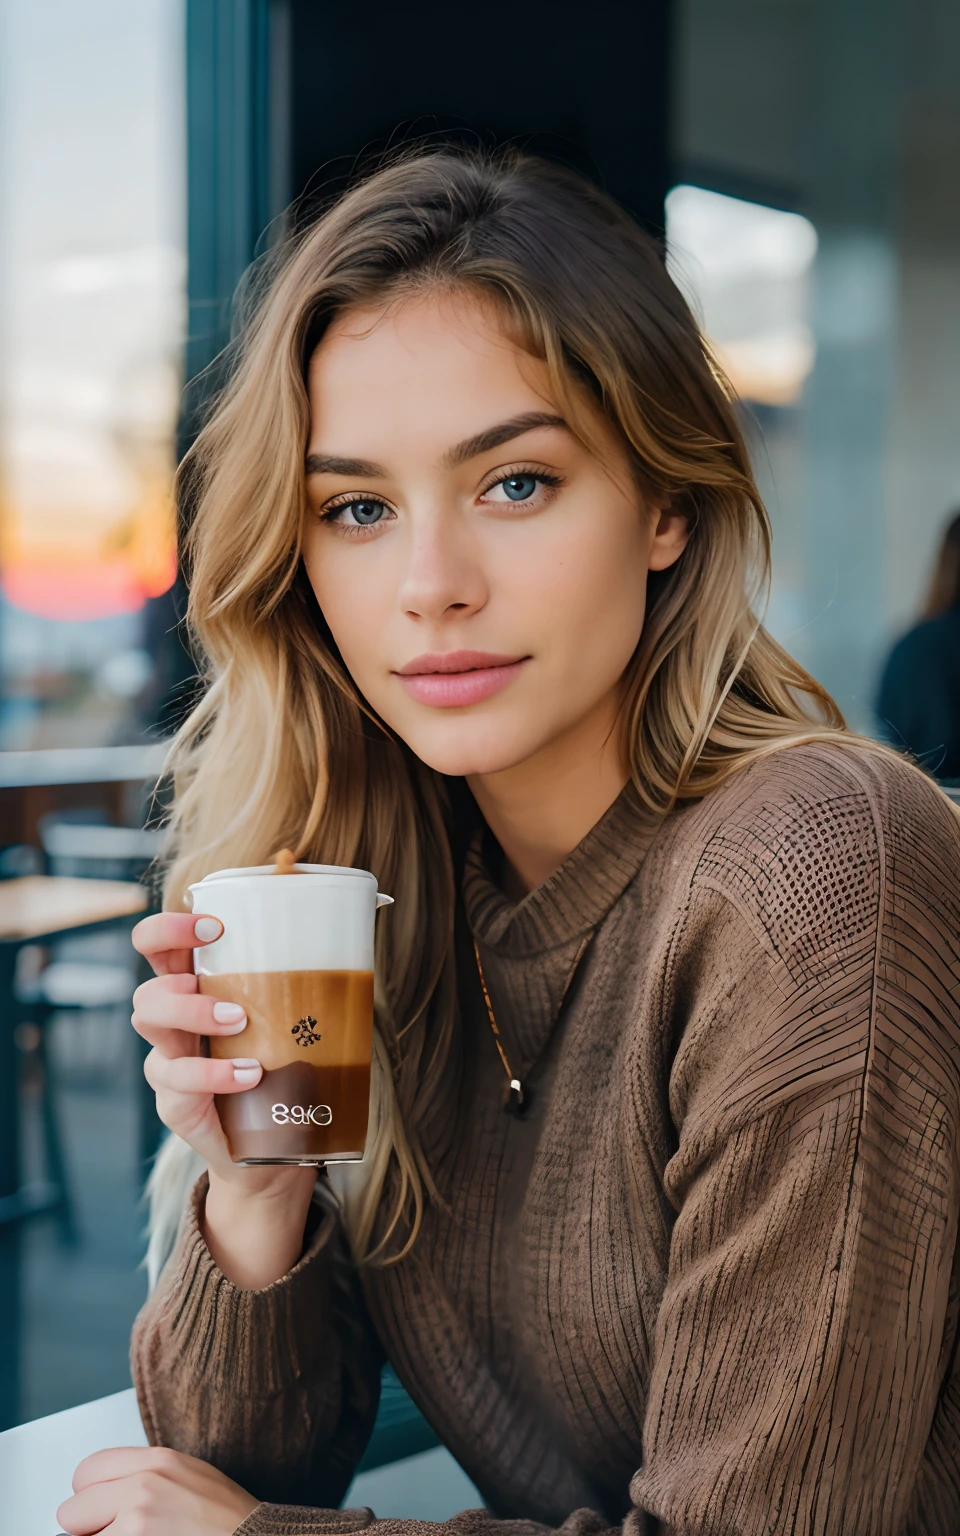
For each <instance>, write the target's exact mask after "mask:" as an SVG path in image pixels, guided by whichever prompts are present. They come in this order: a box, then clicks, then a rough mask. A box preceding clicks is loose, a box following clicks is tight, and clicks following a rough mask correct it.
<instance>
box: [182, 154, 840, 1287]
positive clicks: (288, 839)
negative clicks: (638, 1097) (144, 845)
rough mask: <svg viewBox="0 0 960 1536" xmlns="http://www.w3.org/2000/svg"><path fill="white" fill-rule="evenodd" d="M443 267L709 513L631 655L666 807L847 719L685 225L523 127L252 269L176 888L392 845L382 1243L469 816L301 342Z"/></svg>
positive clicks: (192, 619)
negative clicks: (365, 565)
mask: <svg viewBox="0 0 960 1536" xmlns="http://www.w3.org/2000/svg"><path fill="white" fill-rule="evenodd" d="M430 289H443V290H447V291H449V290H465V291H469V292H470V293H471V294H473V295H479V296H482V298H484V299H485V300H486V301H487V302H488V303H490V304H492V305H494V306H496V310H497V312H498V314H499V316H500V317H501V322H502V325H503V327H504V328H505V330H506V331H507V332H508V333H509V334H510V335H511V336H513V337H514V338H516V339H517V340H518V341H519V343H520V344H521V345H522V346H523V347H524V348H525V349H526V350H527V351H528V352H529V353H530V354H531V355H533V356H535V357H537V358H540V359H542V360H543V361H544V362H545V363H546V365H547V367H548V369H549V373H550V377H551V379H552V384H553V388H554V389H555V392H556V398H557V401H558V403H559V405H560V408H561V409H562V410H563V412H564V414H565V416H566V418H567V419H568V421H569V422H570V424H571V426H572V427H573V428H574V430H576V431H579V432H581V433H582V434H583V435H584V436H585V437H586V438H587V439H588V440H589V437H590V420H591V415H592V413H591V412H590V410H588V409H585V402H591V403H592V405H593V407H594V408H595V409H596V410H599V411H600V412H602V414H603V416H604V417H605V418H606V419H607V421H608V422H609V423H610V424H612V425H613V427H614V428H615V429H616V431H617V433H618V434H619V436H620V439H621V440H622V442H623V444H624V446H625V448H626V449H627V451H628V453H629V456H630V458H631V460H632V463H633V466H634V469H635V473H636V477H637V483H638V487H639V488H640V492H641V493H643V492H646V493H652V494H657V495H661V496H666V497H668V498H669V499H670V501H671V502H672V504H673V505H674V506H675V507H677V508H681V509H683V510H684V511H685V512H686V513H687V515H688V518H689V523H690V528H691V533H690V538H689V542H688V544H687V547H686V549H685V551H684V553H683V555H682V556H681V558H680V559H679V560H678V561H677V562H676V564H675V565H673V566H672V567H671V568H670V569H669V570H667V571H664V572H661V573H657V574H654V575H651V577H650V580H649V589H648V601H647V611H646V617H645V620H644V625H643V632H642V635H641V638H640V642H639V644H638V646H637V650H636V653H635V655H634V656H633V658H632V660H631V663H630V666H629V668H628V673H627V676H626V677H625V679H624V683H625V688H624V704H623V709H622V715H621V722H620V725H621V729H622V732H623V745H624V752H625V756H626V758H627V760H628V762H629V765H630V773H631V777H632V781H633V784H634V786H635V789H636V793H637V795H638V796H639V799H640V801H641V802H642V804H643V805H644V806H646V807H647V808H648V809H649V811H650V813H651V814H654V815H658V816H659V815H664V814H667V813H669V811H670V810H671V808H672V807H673V806H674V805H675V804H676V803H677V802H678V801H680V800H685V799H689V798H692V797H698V796H702V795H704V794H706V793H708V792H709V791H710V790H711V789H713V788H714V787H715V786H716V785H718V784H720V783H721V782H722V781H723V780H724V779H726V778H727V777H728V776H729V775H730V774H731V773H734V772H735V771H736V770H737V769H738V768H740V767H741V766H742V765H744V764H745V763H748V762H750V761H752V760H753V759H755V758H757V757H758V756H760V755H762V754H764V753H768V752H771V751H774V750H778V749H780V748H782V747H784V746H786V745H788V744H790V743H794V742H799V741H809V740H811V739H816V738H835V739H842V737H843V732H844V722H843V719H842V717H841V715H840V712H839V710H838V709H837V707H836V705H835V704H834V703H833V701H832V699H831V698H830V697H829V695H828V694H827V693H826V692H825V691H824V690H823V689H822V688H821V687H820V685H819V684H818V683H816V682H815V681H814V679H813V678H812V677H810V676H809V675H808V674H807V673H806V672H805V671H804V670H803V668H802V667H800V666H799V665H798V664H797V662H795V661H794V660H793V659H792V658H791V657H790V656H789V655H788V654H787V653H786V652H785V651H784V650H783V649H782V648H781V647H780V646H779V645H778V644H777V643H776V642H775V641H774V640H773V639H772V638H771V637H770V635H768V634H767V633H766V632H765V630H764V629H763V627H762V625H761V623H760V619H759V617H758V615H759V614H761V613H762V611H763V605H764V602H765V593H766V589H767V584H768V580H769V570H770V529H769V523H768V520H767V515H766V512H765V510H764V507H763V504H762V502H761V499H760V496H759V493H758V491H757V486H756V484H755V481H754V477H753V473H752V471H751V467H750V460H749V455H748V452H747V449H746V446H745V443H744V439H743V435H742V433H741V430H740V426H739V423H738V412H737V407H736V405H735V402H733V400H732V398H731V393H730V391H729V389H728V387H727V385H726V383H725V381H724V379H723V377H722V375H721V373H720V371H719V369H718V367H717V365H716V363H715V361H714V359H713V358H712V357H711V355H710V352H709V349H708V347H707V345H706V343H705V341H704V339H703V337H702V336H701V335H700V333H699V331H698V328H697V325H696V323H695V321H694V319H693V317H692V315H691V313H690V310H689V308H688V306H687V304H686V302H685V300H684V299H683V297H682V295H681V293H680V291H679V290H678V288H677V287H676V286H675V284H674V283H673V282H672V281H671V279H670V277H669V276H668V274H667V270H666V267H665V265H664V260H663V253H662V251H661V249H660V248H659V246H658V245H657V244H656V242H655V241H654V240H653V239H651V238H650V237H649V236H648V235H646V234H645V233H644V232H643V231H642V230H641V229H640V228H639V227H638V226H637V225H636V224H635V223H634V222H633V220H632V219H631V218H630V217H628V215H627V214H626V213H624V212H623V211H622V210H621V209H620V208H619V207H618V206H617V205H616V204H615V203H614V202H612V201H611V199H610V198H608V197H606V196H605V195H604V194H603V193H602V192H600V191H598V190H597V189H596V188H595V187H593V186H592V185H590V184H589V183H587V182H586V181H584V180H582V179H581V178H579V177H578V176H576V175H574V174H572V173H569V172H567V171H565V170H563V169H561V168H559V167H557V166H554V165H552V164H548V163H546V162H543V161H540V160H538V159H535V158H532V157H529V156H526V155H524V154H521V153H518V152H514V151H510V152H506V153H500V154H497V155H488V154H480V153H476V152H469V153H461V152H456V151H453V150H436V149H434V150H430V151H425V152H418V153H414V154H408V155H406V156H405V157H403V158H400V159H399V160H397V161H395V162H394V163H391V164H389V165H387V166H385V167H383V168H381V169H379V170H378V171H376V172H375V173H374V174H372V175H370V176H369V177H368V178H367V179H365V180H363V181H361V182H360V183H359V184H358V185H356V186H355V187H353V188H352V189H351V190H350V191H348V192H347V193H346V194H345V195H344V196H342V197H341V198H340V199H339V200H338V201H337V202H336V203H335V204H334V205H333V206H332V207H331V208H330V209H329V210H328V211H327V212H326V213H324V214H323V216H322V217H321V218H319V219H318V220H317V221H316V222H315V223H313V224H312V225H311V226H310V227H309V228H307V229H306V230H304V231H302V232H300V233H298V234H297V235H296V236H295V237H293V238H291V239H290V240H289V242H288V243H287V244H286V246H285V247H284V248H283V249H282V250H280V251H279V252H277V253H275V254H274V255H273V256H272V257H271V258H270V260H269V261H267V262H266V263H265V264H264V266H263V268H262V269H261V270H259V271H258V272H257V273H255V274H254V280H253V283H252V285H251V289H250V292H251V293H252V303H250V305H249V309H250V312H249V314H248V316H247V318H246V319H245V322H244V324H243V326H242V329H241V331H240V334H239V336H238V338H237V340H236V342H235V343H234V345H233V350H232V356H231V358H230V377H229V383H228V384H227V385H226V386H225V387H224V388H223V389H222V391H221V393H220V395H219V398H218V399H217V401H216V402H215V405H214V407H213V409H212V411H211V413H210V415H209V419H208V420H207V422H206V425H205V426H204V428H203V430H202V431H201V433H200V435H199V437H198V438H197V440H196V443H195V445H194V447H193V448H192V449H191V451H190V453H189V454H188V456H187V458H186V460H185V462H184V465H183V468H182V475H181V483H182V490H183V496H184V501H185V504H186V505H188V506H189V508H190V510H191V516H192V522H191V527H190V531H189V535H188V538H187V541H186V553H187V563H188V572H189V580H190V607H189V614H188V622H189V626H190V630H191V634H192V636H193V640H194V643H195V645H196V647H197V651H198V654H199V655H200V656H201V657H202V658H203V661H202V669H203V677H204V681H205V685H206V686H205V690H204V692H203V695H202V697H201V699H200V702H199V703H198V704H197V706H196V708H195V709H194V710H193V713H192V714H191V715H190V717H189V718H188V719H187V720H186V722H185V724H184V725H183V727H182V729H181V730H180V732H179V734H178V736H177V738H176V740H175V743H174V746H173V749H172V753H171V758H170V764H169V767H170V772H171V774H172V776H173V784H174V790H175V795H174V805H173V820H172V828H171V831H172V837H173V840H174V857H173V861H172V863H171V865H170V868H169V872H168V877H167V881H166V887H165V899H166V902H167V903H168V904H169V905H173V906H179V905H180V903H181V902H182V899H183V893H184V890H185V887H186V886H187V885H188V884H189V883H190V882H191V881H192V880H196V879H198V878H200V877H201V876H203V875H204V874H206V873H208V872H209V871H210V870H213V869H216V868H220V867H223V866H225V865H240V864H258V863H261V862H264V861H265V860H266V859H268V858H269V856H270V855H271V854H272V853H273V851H274V850H275V849H277V848H279V847H281V846H284V845H289V846H291V847H295V848H296V849H297V851H298V853H299V855H300V856H301V857H303V858H306V859H310V860H315V861H318V862H323V863H331V864H353V865H360V866H363V867H365V868H367V869H370V870H372V871H373V872H374V873H375V874H376V876H377V878H378V880H379V882H380V886H381V889H382V890H385V891H388V892H389V893H390V894H391V895H393V896H394V897H395V898H396V905H395V906H394V907H393V908H391V909H390V911H389V914H388V915H387V917H386V919H380V920H379V932H378V937H377V964H376V1050H375V1064H376V1071H375V1074H374V1075H375V1090H374V1106H373V1107H374V1113H373V1116H372V1124H373V1127H374V1130H373V1132H372V1135H371V1142H370V1144H369V1146H368V1155H367V1157H366V1159H365V1162H364V1164H363V1165H361V1166H362V1174H361V1176H360V1178H359V1180H355V1182H354V1183H352V1184H351V1183H350V1181H349V1178H347V1180H346V1183H345V1184H343V1185H342V1187H341V1193H342V1195H343V1203H344V1214H345V1222H346V1227H347V1231H348V1234H349V1237H350V1240H351V1243H352V1247H353V1251H354V1254H355V1256H356V1257H357V1259H358V1260H360V1261H365V1262H390V1261H391V1260H394V1259H396V1258H397V1257H398V1256H399V1255H401V1254H402V1253H403V1252H405V1251H406V1249H407V1247H408V1246H409V1244H410V1243H411V1242H412V1241H413V1240H414V1238H415V1236H416V1232H417V1229H418V1226H419V1222H420V1218H421V1213H422V1210H423V1205H424V1201H425V1200H426V1199H429V1198H431V1192H432V1181H431V1177H430V1169H429V1166H428V1163H427V1159H426V1157H425V1154H424V1150H423V1147H424V1139H425V1128H426V1127H427V1126H428V1122H429V1116H430V1106H431V1103H432V1102H435V1101H436V1099H437V1095H438V1093H439V1092H440V1091H441V1083H442V1079H443V1071H444V1063H445V1060H446V1058H447V1055H448V1052H449V1048H450V1044H451V1040H452V1037H453V1031H454V1030H455V1027H456V1012H455V982H454V962H453V953H452V948H453V946H452V940H453V913H454V895H455V868H454V858H453V854H452V851H451V850H452V847H453V845H454V840H455V836H456V830H457V828H456V825H455V823H456V820H457V818H456V815H455V813H454V811H453V810H452V809H451V803H452V802H451V796H450V794H449V793H448V790H449V786H448V785H447V784H446V783H445V781H444V779H443V778H442V776H441V775H439V774H437V773H435V772H433V771H432V770H431V769H430V768H428V767H426V766H425V765H424V764H423V763H422V762H420V761H419V760H418V759H417V758H416V757H415V756H414V754H413V753H412V752H411V751H410V750H409V749H408V748H407V747H406V746H405V745H404V743H403V742H402V741H398V740H397V739H396V738H395V737H394V736H393V734H392V733H391V732H390V731H389V730H388V729H387V728H386V727H385V726H384V725H383V724H382V723H381V722H380V721H379V720H378V719H377V717H376V716H375V715H374V714H373V712H372V711H371V709H370V708H369V706H368V705H367V704H366V703H365V701H364V699H363V698H362V697H361V696H360V694H359V693H358V691H357V689H356V687H355V686H354V683H353V681H352V680H351V678H350V676H349V674H348V673H347V671H346V669H345V667H344V665H343V662H342V660H341V658H340V656H339V655H338V653H337V649H336V646H335V645H334V642H333V639H332V636H331V634H330V632H329V630H328V628H327V626H326V624H325V622H324V619H323V615H322V613H321V612H320V610H319V608H318V606H317V604H316V601H315V599H314V596H313V593H312V590H311V588H310V586H309V584H308V582H307V580H306V577H305V574H304V570H303V565H302V561H301V552H300V543H301V529H302V526H303V519H304V509H305V486H304V454H305V450H306V445H307V434H308V428H309V410H308V400H307V387H306V371H307V366H308V363H309V360H310V357H311V355H312V353H313V351H314V349H315V347H316V346H317V344H318V342H319V341H320V340H321V338H322V336H323V335H324V332H325V331H326V329H327V327H328V326H329V325H330V324H331V322H332V321H333V320H334V319H335V318H336V317H337V316H339V315H341V314H342V313H343V312H344V311H345V310H347V309H349V308H351V307H352V306H360V305H362V306H370V305H382V304H385V303H387V302H391V301H397V300H400V299H402V298H404V297H405V296H407V295H409V294H412V293H420V292H423V291H425V290H430ZM186 1152H187V1149H186V1148H184V1147H183V1146H182V1144H178V1143H177V1142H176V1138H170V1141H169V1144H168V1146H167V1147H166V1148H165V1150H164V1152H163V1153H162V1154H161V1157H160V1159H159V1162H158V1166H157V1169H156V1171H155V1176H154V1194H155V1202H154V1203H155V1215H154V1231H155V1245H154V1251H155V1254H160V1253H161V1252H162V1250H163V1248H164V1246H165V1245H166V1244H167V1243H168V1242H169V1236H170V1233H171V1231H172V1230H173V1227H174V1226H175V1222H176V1217H177V1215H178V1213H179V1203H180V1202H181V1201H182V1197H183V1192H184V1188H185V1185H186V1182H187V1180H188V1178H189V1176H190V1175H191V1173H192V1170H191V1169H190V1168H189V1167H188V1164H187V1163H186V1162H185V1161H184V1156H185V1154H186Z"/></svg>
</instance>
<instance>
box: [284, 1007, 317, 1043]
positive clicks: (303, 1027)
mask: <svg viewBox="0 0 960 1536" xmlns="http://www.w3.org/2000/svg"><path fill="white" fill-rule="evenodd" d="M290 1033H291V1035H292V1036H293V1038H294V1039H295V1040H296V1042H297V1044H298V1045H302V1046H303V1047H304V1049H306V1047H307V1046H308V1045H316V1044H317V1041H318V1040H319V1039H320V1031H319V1030H318V1029H317V1021H316V1019H315V1018H313V1017H312V1016H311V1015H310V1014H309V1013H308V1014H307V1016H306V1018H305V1019H301V1020H300V1022H299V1024H294V1025H292V1026H291V1029H290Z"/></svg>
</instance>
